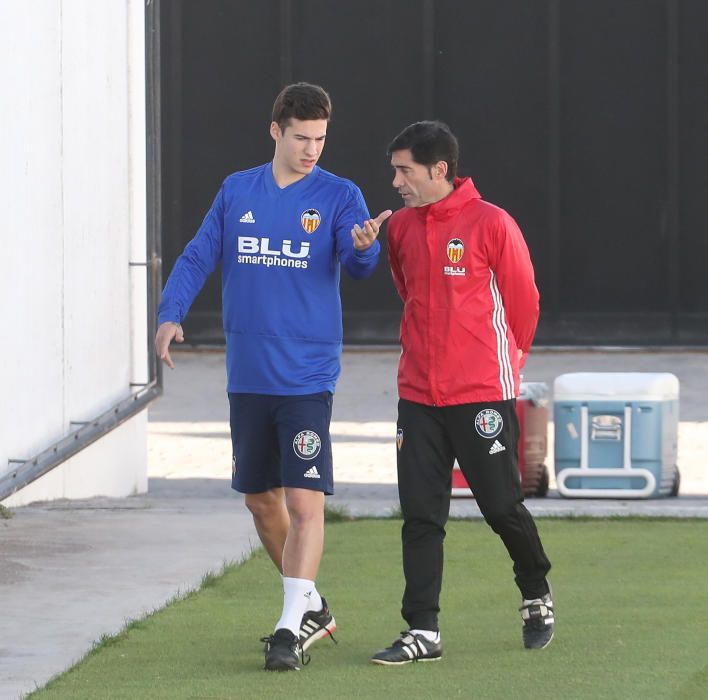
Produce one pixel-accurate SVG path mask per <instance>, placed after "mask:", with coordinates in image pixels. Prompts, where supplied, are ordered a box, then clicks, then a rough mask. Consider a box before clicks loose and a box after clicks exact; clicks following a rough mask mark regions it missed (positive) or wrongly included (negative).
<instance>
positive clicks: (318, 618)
mask: <svg viewBox="0 0 708 700" xmlns="http://www.w3.org/2000/svg"><path fill="white" fill-rule="evenodd" d="M336 629H337V623H336V622H335V620H334V617H333V616H332V613H331V612H330V611H329V607H328V606H327V601H326V600H325V599H324V598H322V610H320V611H319V612H313V611H311V610H310V611H308V612H306V613H305V614H304V615H303V616H302V623H300V646H302V650H303V651H305V650H306V649H307V648H308V647H309V646H310V645H311V644H314V643H315V642H316V641H317V640H318V639H322V638H323V637H327V636H329V637H330V639H331V640H332V641H333V642H334V643H335V644H336V643H337V640H336V639H335V638H334V630H336Z"/></svg>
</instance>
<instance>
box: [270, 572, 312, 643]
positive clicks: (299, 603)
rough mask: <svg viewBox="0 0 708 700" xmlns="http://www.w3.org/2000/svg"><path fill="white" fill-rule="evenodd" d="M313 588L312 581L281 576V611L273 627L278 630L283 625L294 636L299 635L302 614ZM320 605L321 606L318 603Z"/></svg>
mask: <svg viewBox="0 0 708 700" xmlns="http://www.w3.org/2000/svg"><path fill="white" fill-rule="evenodd" d="M314 588H315V582H314V581H308V580H307V579H305V578H291V577H290V576H283V594H284V595H283V612H282V614H281V615H280V619H279V620H278V622H277V623H276V625H275V629H277V630H279V629H282V628H283V627H284V628H285V629H288V630H290V631H291V632H292V633H293V634H294V635H295V636H296V637H299V636H300V624H301V623H302V616H303V615H304V614H305V611H306V610H307V606H308V603H309V600H310V597H311V595H312V591H313V590H314ZM320 607H322V606H321V605H320Z"/></svg>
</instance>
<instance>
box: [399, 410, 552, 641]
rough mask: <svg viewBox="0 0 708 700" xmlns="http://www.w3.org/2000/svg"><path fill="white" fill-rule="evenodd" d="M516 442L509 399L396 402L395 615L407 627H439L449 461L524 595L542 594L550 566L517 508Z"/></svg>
mask: <svg viewBox="0 0 708 700" xmlns="http://www.w3.org/2000/svg"><path fill="white" fill-rule="evenodd" d="M518 440H519V424H518V418H517V415H516V401H515V400H513V399H512V400H509V401H492V402H485V403H470V404H461V405H458V406H442V407H434V406H425V405H423V404H418V403H414V402H412V401H407V400H405V399H400V400H399V403H398V433H397V439H396V443H397V447H398V493H399V498H400V502H401V511H402V514H403V530H402V535H401V539H402V546H403V573H404V576H405V581H406V586H405V592H404V594H403V606H402V609H401V614H402V615H403V618H404V619H405V620H406V622H407V623H408V625H409V627H410V628H412V629H427V630H437V629H438V612H439V611H440V607H439V599H440V588H441V585H442V573H443V540H444V538H445V525H446V523H447V519H448V515H449V510H450V492H451V486H452V468H453V464H454V461H455V459H457V461H458V464H459V466H460V469H461V471H462V473H463V474H464V476H465V478H466V479H467V483H468V484H469V485H470V488H471V489H472V492H473V493H474V496H475V499H476V501H477V504H478V506H479V509H480V511H481V512H482V515H483V516H484V519H485V521H486V522H487V524H488V525H489V526H490V527H491V528H492V530H493V531H494V532H495V533H496V534H497V535H499V537H500V538H501V539H502V541H503V543H504V545H505V547H506V549H507V551H508V552H509V556H510V557H511V559H512V561H513V570H514V574H515V581H516V585H517V586H518V587H519V590H520V591H521V594H522V596H523V597H524V598H529V599H530V598H536V597H540V596H542V595H544V594H545V593H547V592H548V587H547V584H546V574H547V573H548V571H549V570H550V568H551V565H550V562H549V561H548V558H547V557H546V554H545V552H544V551H543V546H542V544H541V540H540V538H539V536H538V532H537V530H536V524H535V523H534V520H533V518H532V517H531V514H530V513H529V512H528V510H527V509H526V507H525V506H524V505H523V494H522V490H521V479H520V475H519V468H518V457H517V443H518ZM471 564H472V563H471ZM477 565H479V566H484V562H477ZM480 599H481V596H480Z"/></svg>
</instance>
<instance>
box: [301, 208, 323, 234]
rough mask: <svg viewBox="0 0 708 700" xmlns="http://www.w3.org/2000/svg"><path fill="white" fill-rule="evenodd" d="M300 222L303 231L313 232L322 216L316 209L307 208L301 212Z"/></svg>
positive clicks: (320, 221)
mask: <svg viewBox="0 0 708 700" xmlns="http://www.w3.org/2000/svg"><path fill="white" fill-rule="evenodd" d="M300 223H301V224H302V227H303V228H304V229H305V233H314V232H315V230H316V229H317V227H318V226H319V225H320V224H321V223H322V217H321V216H320V213H319V212H318V211H317V209H308V210H307V211H304V212H302V214H301V216H300Z"/></svg>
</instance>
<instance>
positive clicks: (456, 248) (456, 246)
mask: <svg viewBox="0 0 708 700" xmlns="http://www.w3.org/2000/svg"><path fill="white" fill-rule="evenodd" d="M464 253H465V244H464V243H463V242H462V241H461V240H460V239H459V238H453V239H452V240H451V241H448V242H447V257H448V258H450V262H453V263H456V262H460V260H462V256H463V255H464Z"/></svg>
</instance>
